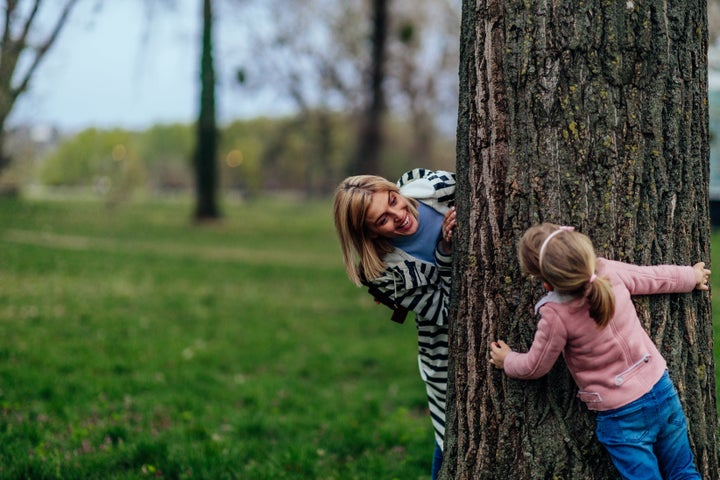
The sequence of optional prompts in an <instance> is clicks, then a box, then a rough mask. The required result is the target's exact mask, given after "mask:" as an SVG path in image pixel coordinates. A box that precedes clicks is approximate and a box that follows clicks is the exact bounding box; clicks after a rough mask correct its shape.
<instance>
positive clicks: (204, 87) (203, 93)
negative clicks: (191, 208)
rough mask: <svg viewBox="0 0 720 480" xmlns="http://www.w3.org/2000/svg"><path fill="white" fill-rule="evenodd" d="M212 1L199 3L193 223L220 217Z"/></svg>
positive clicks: (205, 0) (204, 0) (207, 0)
mask: <svg viewBox="0 0 720 480" xmlns="http://www.w3.org/2000/svg"><path fill="white" fill-rule="evenodd" d="M212 26H213V11H212V0H203V33H202V50H201V51H202V54H201V56H202V57H201V60H200V113H199V115H198V121H197V127H196V128H197V137H196V145H195V153H194V157H193V164H194V167H195V220H197V221H207V220H214V219H217V218H218V217H220V212H219V209H218V206H217V200H216V193H217V186H218V178H217V177H218V166H217V148H218V129H217V119H216V114H215V66H214V63H213V38H212V35H213V33H212Z"/></svg>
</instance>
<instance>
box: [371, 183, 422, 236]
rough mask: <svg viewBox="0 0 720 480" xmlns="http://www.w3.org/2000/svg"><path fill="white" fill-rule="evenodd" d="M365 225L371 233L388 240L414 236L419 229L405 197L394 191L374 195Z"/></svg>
mask: <svg viewBox="0 0 720 480" xmlns="http://www.w3.org/2000/svg"><path fill="white" fill-rule="evenodd" d="M365 223H366V225H367V226H368V229H369V230H370V232H371V233H373V234H374V235H376V236H381V237H386V238H392V237H397V236H408V235H413V234H414V233H415V232H417V227H418V224H417V219H416V218H415V217H414V216H413V215H412V214H411V213H410V210H409V209H408V202H407V200H406V199H405V197H403V196H402V195H400V194H399V193H398V192H393V191H381V192H375V193H373V195H372V200H371V202H370V206H369V207H368V210H367V212H366V214H365Z"/></svg>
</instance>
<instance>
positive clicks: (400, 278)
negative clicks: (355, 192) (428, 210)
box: [371, 168, 455, 447]
mask: <svg viewBox="0 0 720 480" xmlns="http://www.w3.org/2000/svg"><path fill="white" fill-rule="evenodd" d="M397 184H398V186H399V187H400V193H401V194H402V195H404V196H406V197H411V198H415V199H417V200H418V201H420V202H422V203H424V204H426V205H428V206H429V207H432V208H433V209H435V210H437V211H438V212H440V213H442V214H443V215H444V214H445V213H446V212H447V211H448V209H449V208H450V207H451V206H452V205H454V200H455V174H454V173H451V172H445V171H431V170H426V169H424V168H416V169H414V170H411V171H409V172H407V173H405V174H404V175H403V176H402V177H401V178H400V180H398V182H397ZM383 261H384V262H385V264H386V265H387V269H386V270H385V272H383V274H382V275H380V276H379V277H378V278H375V279H373V280H372V281H371V282H372V284H373V285H374V286H376V287H378V288H379V289H380V291H381V292H383V293H384V294H385V295H387V296H389V297H391V298H392V300H393V301H394V302H395V303H397V304H399V305H401V306H403V307H405V308H407V309H408V310H412V311H413V312H415V323H416V325H417V330H418V365H419V367H420V376H421V377H422V379H423V381H424V382H425V388H426V391H427V397H428V406H429V408H430V416H431V419H432V424H433V428H434V429H435V439H436V440H437V442H438V444H439V445H440V447H442V446H443V440H444V436H445V396H446V393H447V374H448V370H447V364H448V335H447V334H448V328H447V325H448V319H447V316H448V308H449V304H450V286H451V277H452V255H444V254H443V253H442V252H441V251H440V250H439V249H438V248H436V249H435V263H434V264H432V263H427V262H425V261H423V260H419V259H417V258H415V257H413V256H411V255H408V254H407V253H405V252H404V251H402V250H400V249H398V248H396V249H395V250H394V251H392V252H390V253H389V254H387V255H385V256H384V257H383Z"/></svg>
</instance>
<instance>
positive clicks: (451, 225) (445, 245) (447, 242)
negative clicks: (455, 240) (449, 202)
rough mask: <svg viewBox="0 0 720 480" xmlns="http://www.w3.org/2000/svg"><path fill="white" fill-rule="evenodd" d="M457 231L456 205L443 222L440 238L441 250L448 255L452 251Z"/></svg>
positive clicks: (451, 208)
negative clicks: (453, 238) (454, 234)
mask: <svg viewBox="0 0 720 480" xmlns="http://www.w3.org/2000/svg"><path fill="white" fill-rule="evenodd" d="M454 231H455V207H450V210H448V212H447V213H446V214H445V218H443V222H442V238H441V239H440V250H442V252H443V253H445V254H446V255H447V254H449V253H450V252H451V251H452V236H453V232H454Z"/></svg>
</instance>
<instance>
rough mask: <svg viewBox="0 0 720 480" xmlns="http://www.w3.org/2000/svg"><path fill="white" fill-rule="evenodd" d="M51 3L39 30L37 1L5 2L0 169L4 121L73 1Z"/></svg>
mask: <svg viewBox="0 0 720 480" xmlns="http://www.w3.org/2000/svg"><path fill="white" fill-rule="evenodd" d="M55 3H56V5H55V6H54V8H55V9H56V11H55V12H56V16H55V18H54V21H53V22H51V28H50V30H49V31H48V32H41V31H38V30H36V29H35V26H36V23H39V22H37V20H38V18H40V16H41V13H44V11H43V9H42V5H41V4H42V1H41V0H34V1H32V2H28V1H23V0H6V1H5V9H4V10H5V11H4V22H3V25H2V41H1V42H0V171H2V170H3V169H4V168H5V167H7V166H8V165H9V164H10V161H11V159H10V156H9V155H8V154H7V152H6V151H5V148H4V146H5V133H6V132H5V123H6V121H7V119H8V117H9V116H10V113H11V112H12V109H13V107H14V106H15V102H16V101H17V99H18V98H19V97H20V95H22V94H23V93H25V92H26V91H27V90H28V88H29V86H30V81H31V80H32V77H33V75H34V74H35V71H36V70H37V68H38V66H39V65H40V63H41V62H42V60H43V59H44V58H45V56H46V55H47V53H48V52H49V51H50V48H51V47H52V46H53V44H54V43H55V41H56V40H57V38H58V36H59V35H60V32H61V31H62V29H63V27H64V26H65V23H66V21H67V19H68V17H69V15H70V13H71V12H72V9H73V8H74V7H75V4H76V3H77V0H66V1H64V2H62V4H60V3H57V2H55ZM46 7H47V5H46ZM52 8H53V7H50V9H47V8H46V10H45V11H49V10H51V9H52Z"/></svg>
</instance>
